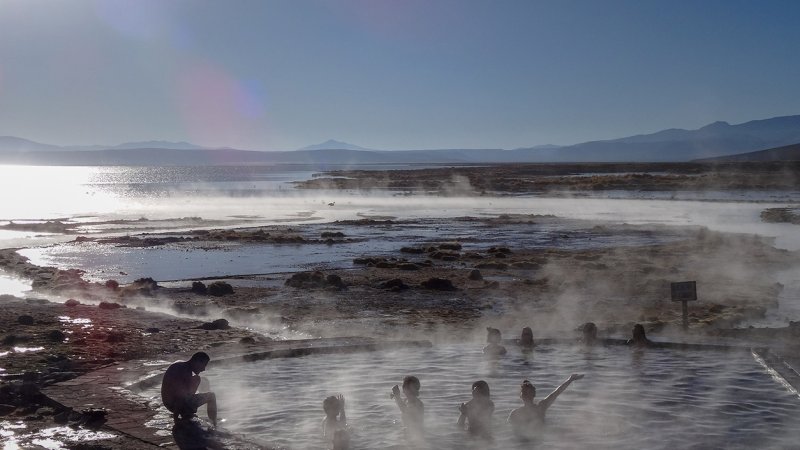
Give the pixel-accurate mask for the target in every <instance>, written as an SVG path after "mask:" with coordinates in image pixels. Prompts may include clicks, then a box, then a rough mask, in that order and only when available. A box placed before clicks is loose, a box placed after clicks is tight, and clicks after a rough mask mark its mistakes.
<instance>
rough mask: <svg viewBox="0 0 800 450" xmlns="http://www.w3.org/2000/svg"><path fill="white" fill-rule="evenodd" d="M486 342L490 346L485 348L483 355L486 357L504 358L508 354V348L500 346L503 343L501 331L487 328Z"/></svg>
mask: <svg viewBox="0 0 800 450" xmlns="http://www.w3.org/2000/svg"><path fill="white" fill-rule="evenodd" d="M486 333H487V334H486V342H488V343H489V344H487V345H486V347H484V348H483V354H484V355H486V356H502V355H505V354H506V348H505V347H503V346H502V345H500V342H502V341H503V338H502V336H501V335H500V330H498V329H497V328H491V327H486Z"/></svg>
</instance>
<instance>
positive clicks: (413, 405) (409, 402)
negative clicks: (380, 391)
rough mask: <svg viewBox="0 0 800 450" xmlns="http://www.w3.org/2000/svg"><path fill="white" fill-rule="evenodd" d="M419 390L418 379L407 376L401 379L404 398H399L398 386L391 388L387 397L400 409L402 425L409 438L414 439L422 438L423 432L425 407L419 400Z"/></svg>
mask: <svg viewBox="0 0 800 450" xmlns="http://www.w3.org/2000/svg"><path fill="white" fill-rule="evenodd" d="M419 390H420V382H419V378H417V377H415V376H412V375H409V376H407V377H405V378H403V394H404V395H405V398H402V397H401V396H400V386H398V385H394V387H392V393H391V394H390V396H389V397H390V398H393V399H394V401H395V403H397V407H398V408H400V414H401V415H402V417H403V424H404V425H405V426H406V430H407V432H408V433H409V437H414V438H419V437H422V435H423V434H424V431H425V428H424V427H425V425H424V415H425V405H424V404H423V403H422V400H420V399H419Z"/></svg>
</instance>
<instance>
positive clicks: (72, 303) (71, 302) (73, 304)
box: [64, 298, 81, 308]
mask: <svg viewBox="0 0 800 450" xmlns="http://www.w3.org/2000/svg"><path fill="white" fill-rule="evenodd" d="M80 304H81V302H79V301H77V300H75V299H74V298H71V299H69V300H67V301H65V302H64V306H66V307H68V308H74V307H76V306H78V305H80Z"/></svg>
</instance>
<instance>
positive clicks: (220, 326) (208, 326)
mask: <svg viewBox="0 0 800 450" xmlns="http://www.w3.org/2000/svg"><path fill="white" fill-rule="evenodd" d="M230 327H231V326H230V324H229V323H228V321H227V320H225V319H217V320H215V321H213V322H206V323H204V324H202V325H200V328H201V329H203V330H227V329H228V328H230Z"/></svg>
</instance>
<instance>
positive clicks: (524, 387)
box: [519, 380, 536, 398]
mask: <svg viewBox="0 0 800 450" xmlns="http://www.w3.org/2000/svg"><path fill="white" fill-rule="evenodd" d="M519 389H520V394H521V395H522V396H523V397H524V396H525V392H526V391H528V392H530V393H531V398H533V397H536V386H534V385H533V383H531V382H530V381H528V380H525V381H523V382H522V384H520V385H519Z"/></svg>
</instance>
